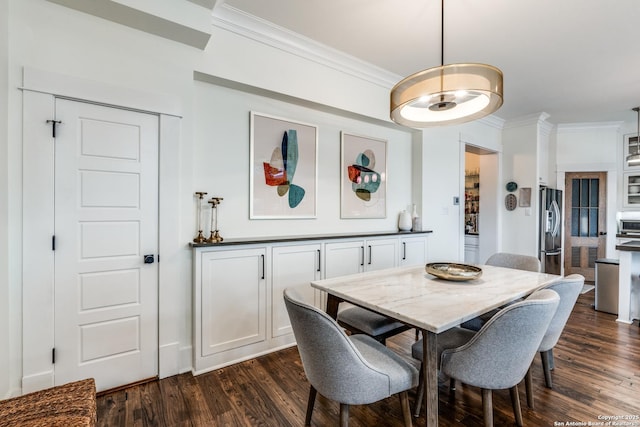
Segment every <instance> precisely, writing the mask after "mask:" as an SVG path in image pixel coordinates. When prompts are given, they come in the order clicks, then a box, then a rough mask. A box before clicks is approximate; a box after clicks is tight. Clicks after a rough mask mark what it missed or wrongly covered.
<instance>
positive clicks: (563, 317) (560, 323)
mask: <svg viewBox="0 0 640 427" xmlns="http://www.w3.org/2000/svg"><path fill="white" fill-rule="evenodd" d="M583 286H584V276H581V275H580V274H571V275H569V276H566V277H563V278H562V279H560V280H558V281H557V282H554V283H552V284H551V285H549V286H547V287H546V289H552V290H554V291H556V292H557V293H558V295H559V296H560V304H559V305H558V309H557V310H556V314H555V315H554V316H553V318H552V319H551V323H550V324H549V328H548V329H547V333H546V334H544V337H543V338H542V342H541V343H540V348H539V349H538V351H548V350H551V349H552V348H553V347H555V345H556V344H557V343H558V339H560V335H561V334H562V331H563V330H564V326H565V325H566V324H567V320H569V316H570V315H571V311H572V310H573V306H574V305H575V304H576V301H577V300H578V295H580V292H581V291H582V287H583Z"/></svg>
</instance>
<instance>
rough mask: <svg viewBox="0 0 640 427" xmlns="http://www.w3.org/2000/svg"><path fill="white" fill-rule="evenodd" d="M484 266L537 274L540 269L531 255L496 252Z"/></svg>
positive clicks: (536, 260) (536, 259)
mask: <svg viewBox="0 0 640 427" xmlns="http://www.w3.org/2000/svg"><path fill="white" fill-rule="evenodd" d="M485 264H486V265H493V266H496V267H506V268H515V269H516V270H527V271H535V272H539V271H540V268H541V265H540V260H539V259H538V258H536V257H534V256H531V255H521V254H513V253H509V252H497V253H495V254H493V255H491V256H490V257H489V258H488V259H487V262H485Z"/></svg>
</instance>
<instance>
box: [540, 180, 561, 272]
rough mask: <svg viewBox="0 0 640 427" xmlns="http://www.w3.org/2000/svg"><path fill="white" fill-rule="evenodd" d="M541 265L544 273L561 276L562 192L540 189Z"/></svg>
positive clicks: (552, 189) (547, 188)
mask: <svg viewBox="0 0 640 427" xmlns="http://www.w3.org/2000/svg"><path fill="white" fill-rule="evenodd" d="M539 242H540V244H539V245H540V263H541V264H542V272H544V273H552V274H560V266H561V263H562V246H561V245H562V191H561V190H556V189H554V188H549V187H542V188H540V239H539Z"/></svg>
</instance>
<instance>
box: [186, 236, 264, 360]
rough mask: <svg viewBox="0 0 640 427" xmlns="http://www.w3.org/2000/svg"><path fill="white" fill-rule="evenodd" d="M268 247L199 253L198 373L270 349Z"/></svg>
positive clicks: (196, 296)
mask: <svg viewBox="0 0 640 427" xmlns="http://www.w3.org/2000/svg"><path fill="white" fill-rule="evenodd" d="M266 255H267V249H266V247H255V248H244V249H241V248H236V249H234V250H226V251H199V252H197V253H196V259H195V264H194V282H195V286H194V305H193V308H194V323H193V334H194V338H195V339H194V344H195V349H194V361H193V363H194V371H195V372H200V371H203V369H206V368H208V367H210V366H217V365H218V364H219V363H223V362H224V361H225V360H228V358H229V357H230V354H229V353H232V354H233V356H234V357H236V356H242V355H251V354H255V353H259V352H260V351H263V350H265V349H267V347H268V346H267V336H266V327H267V322H266V313H267V278H268V272H267V271H266V268H267V264H266Z"/></svg>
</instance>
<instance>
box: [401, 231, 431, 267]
mask: <svg viewBox="0 0 640 427" xmlns="http://www.w3.org/2000/svg"><path fill="white" fill-rule="evenodd" d="M399 250H400V254H399V255H400V260H399V261H398V265H399V266H401V267H405V266H411V265H420V264H424V263H425V262H426V260H427V239H425V238H424V236H423V237H402V238H400V248H399Z"/></svg>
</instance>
